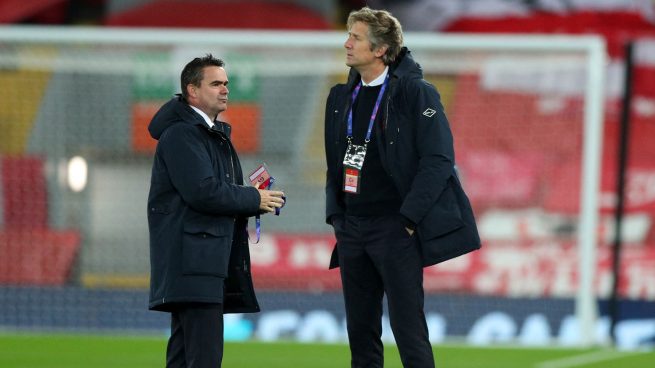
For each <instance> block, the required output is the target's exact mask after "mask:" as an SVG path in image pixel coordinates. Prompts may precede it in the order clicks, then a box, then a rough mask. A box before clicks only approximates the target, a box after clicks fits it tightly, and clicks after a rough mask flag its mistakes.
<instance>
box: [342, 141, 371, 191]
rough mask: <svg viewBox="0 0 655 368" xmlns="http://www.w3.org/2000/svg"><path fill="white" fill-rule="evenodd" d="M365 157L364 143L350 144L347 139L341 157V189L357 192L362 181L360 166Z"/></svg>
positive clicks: (362, 164)
mask: <svg viewBox="0 0 655 368" xmlns="http://www.w3.org/2000/svg"><path fill="white" fill-rule="evenodd" d="M367 143H368V142H367ZM364 158H366V145H364V146H359V145H356V144H352V142H351V139H350V138H349V139H348V149H347V150H346V155H345V156H344V158H343V191H344V192H346V193H350V194H359V191H360V188H361V182H362V180H361V179H362V167H363V166H364Z"/></svg>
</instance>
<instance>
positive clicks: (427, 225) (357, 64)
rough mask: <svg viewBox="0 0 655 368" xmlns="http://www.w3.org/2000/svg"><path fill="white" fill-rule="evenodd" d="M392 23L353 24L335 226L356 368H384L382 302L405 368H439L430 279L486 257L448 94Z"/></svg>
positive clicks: (340, 98)
mask: <svg viewBox="0 0 655 368" xmlns="http://www.w3.org/2000/svg"><path fill="white" fill-rule="evenodd" d="M402 44H403V38H402V29H401V25H400V23H399V22H398V20H397V19H396V18H394V17H393V16H392V15H391V14H390V13H388V12H386V11H380V10H372V9H369V8H367V7H365V8H362V9H360V10H358V11H353V12H351V13H350V16H349V17H348V39H347V40H346V42H345V44H344V47H345V49H346V65H348V66H350V67H351V70H350V75H349V78H348V83H347V84H338V85H336V86H334V87H333V88H332V90H331V91H330V94H329V96H328V99H327V104H326V110H325V150H326V160H327V181H326V222H327V223H329V224H331V225H332V226H333V227H334V231H335V235H336V238H337V245H336V247H335V250H334V252H333V255H332V260H331V262H330V263H331V264H330V267H331V268H334V267H340V270H341V281H342V286H343V293H344V299H345V306H346V320H347V327H348V338H349V343H350V349H351V353H352V367H382V366H383V347H382V341H381V334H382V327H381V317H382V298H383V295H384V294H386V296H387V300H388V307H389V317H390V322H391V328H392V330H393V333H394V337H395V339H396V342H397V344H398V349H399V351H400V356H401V360H402V362H403V365H404V366H405V367H434V358H433V354H432V348H431V345H430V341H429V338H428V330H427V325H426V321H425V315H424V312H423V301H424V292H423V267H424V266H429V265H433V264H436V263H438V262H442V261H445V260H448V259H451V258H454V257H457V256H460V255H462V254H465V253H468V252H470V251H473V250H475V249H478V248H479V247H480V238H479V236H478V231H477V228H476V224H475V220H474V217H473V211H472V209H471V206H470V203H469V201H468V198H467V197H466V195H465V193H464V191H463V190H462V187H461V184H460V182H459V179H458V177H457V173H456V170H455V156H454V150H453V137H452V134H451V131H450V127H449V124H448V120H447V118H446V115H445V113H444V110H443V106H442V105H441V102H440V98H439V94H438V92H437V91H436V89H435V88H434V86H432V85H431V84H429V83H428V82H426V81H425V80H424V79H423V73H422V71H421V68H420V66H419V65H418V64H417V63H416V62H414V60H413V59H412V56H411V54H410V52H409V50H407V48H405V47H403V46H402Z"/></svg>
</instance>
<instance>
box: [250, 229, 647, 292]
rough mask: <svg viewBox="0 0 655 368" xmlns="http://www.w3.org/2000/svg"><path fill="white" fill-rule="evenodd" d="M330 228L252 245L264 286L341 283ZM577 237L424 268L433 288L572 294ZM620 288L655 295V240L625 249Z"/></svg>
mask: <svg viewBox="0 0 655 368" xmlns="http://www.w3.org/2000/svg"><path fill="white" fill-rule="evenodd" d="M333 245H334V237H333V236H331V235H311V234H296V235H291V234H276V235H270V234H268V235H264V236H263V237H262V239H261V241H260V243H259V244H258V245H253V246H251V252H252V271H253V277H254V282H255V286H256V287H257V288H258V289H269V290H270V289H276V290H298V291H300V290H302V291H316V292H319V291H324V290H337V289H339V288H340V287H341V284H340V278H339V270H338V269H335V270H328V264H329V261H330V254H331V252H332V247H333ZM610 250H611V248H610V247H608V246H601V247H599V248H598V262H597V268H598V270H597V273H596V277H595V287H596V290H597V294H598V295H599V296H601V297H607V296H608V295H609V294H610V291H611V287H612V274H611V270H612V261H611V251H610ZM577 253H578V251H577V248H576V247H575V246H574V244H573V243H572V242H561V241H555V240H541V241H531V240H523V241H521V240H515V241H487V242H485V243H484V245H483V247H482V249H481V250H479V251H476V252H473V253H470V254H468V255H465V256H462V257H459V258H457V259H454V260H451V261H448V262H445V263H443V264H439V265H436V266H433V267H429V268H426V269H425V273H424V275H425V276H424V285H425V289H426V291H428V292H462V293H475V294H485V295H499V296H512V297H572V296H574V295H575V294H576V291H577V279H578V257H577ZM621 270H622V273H621V283H620V292H621V294H622V295H623V296H624V297H626V298H629V299H642V300H655V244H650V245H630V244H627V246H626V247H625V249H624V251H623V259H622V263H621Z"/></svg>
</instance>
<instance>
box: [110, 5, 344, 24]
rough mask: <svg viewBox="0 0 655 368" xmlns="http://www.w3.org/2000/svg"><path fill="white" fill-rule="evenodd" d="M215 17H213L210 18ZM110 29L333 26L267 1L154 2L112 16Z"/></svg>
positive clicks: (297, 9)
mask: <svg viewBox="0 0 655 368" xmlns="http://www.w3.org/2000/svg"><path fill="white" fill-rule="evenodd" d="M208 15H211V16H208ZM105 25H107V26H129V27H184V28H238V29H282V30H327V29H331V28H332V26H331V25H330V24H329V23H328V22H327V20H325V19H324V18H323V17H322V16H321V15H319V14H317V13H315V12H313V11H312V10H310V9H306V8H304V7H301V6H298V5H295V4H286V3H277V2H276V3H271V2H265V1H228V2H221V3H220V4H217V3H215V2H208V1H201V0H193V1H184V2H182V1H175V0H162V1H154V2H150V3H147V4H144V5H141V6H136V7H134V8H131V9H128V10H125V11H123V12H120V13H116V14H110V15H109V16H108V17H107V19H106V20H105Z"/></svg>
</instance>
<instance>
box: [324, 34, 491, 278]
mask: <svg viewBox="0 0 655 368" xmlns="http://www.w3.org/2000/svg"><path fill="white" fill-rule="evenodd" d="M389 73H390V79H389V86H388V92H387V93H386V98H385V102H384V105H383V106H381V107H380V110H381V111H383V112H384V115H383V116H382V119H383V120H382V124H381V127H380V126H379V125H378V126H377V129H376V134H377V139H376V141H377V143H378V150H379V152H380V157H381V160H382V165H383V167H384V168H385V170H386V172H387V174H388V175H389V176H390V177H391V179H392V180H393V183H394V184H395V186H396V189H397V190H398V193H400V195H401V197H402V200H403V201H402V205H401V208H400V214H401V215H403V216H404V218H406V219H408V220H409V221H411V222H413V223H414V224H416V231H417V236H418V238H419V242H420V244H421V250H422V256H423V265H424V266H429V265H433V264H436V263H439V262H442V261H445V260H448V259H451V258H454V257H457V256H460V255H462V254H465V253H468V252H470V251H473V250H475V249H479V248H480V237H479V235H478V230H477V227H476V224H475V219H474V217H473V210H472V208H471V205H470V203H469V200H468V198H467V197H466V194H465V193H464V190H463V189H462V186H461V183H460V181H459V179H458V177H457V173H456V169H455V154H454V149H453V137H452V133H451V131H450V127H449V124H448V119H447V118H446V115H445V113H444V109H443V106H442V104H441V100H440V97H439V93H438V92H437V90H436V89H435V88H434V86H433V85H431V84H430V83H428V82H427V81H425V80H424V79H423V72H422V70H421V68H420V66H419V65H418V64H417V63H416V62H415V61H414V60H413V58H412V57H411V54H410V52H409V50H407V48H405V47H403V49H402V51H401V53H400V55H399V56H398V58H397V59H396V62H395V63H394V64H392V65H390V67H389ZM360 79H361V77H360V75H359V74H358V73H357V72H356V71H355V70H354V69H351V70H350V75H349V77H348V83H347V84H337V85H336V86H334V87H332V89H331V90H330V94H329V96H328V99H327V103H326V110H325V150H326V158H327V180H326V222H328V223H331V221H332V216H335V215H336V216H338V215H343V214H344V212H345V208H344V203H343V193H342V188H343V172H341V167H342V166H341V164H340V163H341V162H342V161H343V156H344V154H345V151H344V150H345V147H346V144H345V143H344V142H345V140H346V121H347V120H346V114H347V112H348V109H349V108H350V100H351V99H350V96H351V94H352V91H353V89H354V88H355V86H356V85H357V83H359V82H360ZM382 131H383V133H384V134H382ZM382 138H384V139H382ZM336 249H337V248H336V247H335V249H334V252H333V254H332V261H331V262H330V267H331V268H333V267H337V266H338V258H337V256H336Z"/></svg>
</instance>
